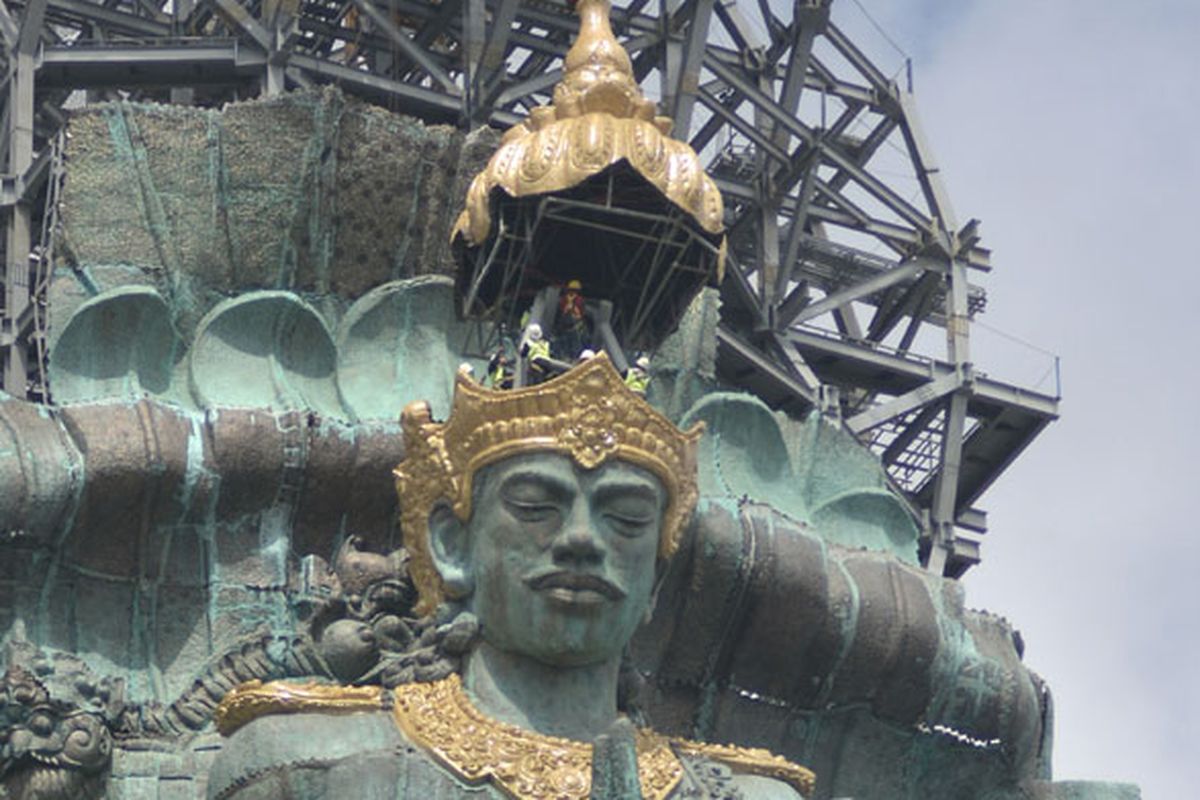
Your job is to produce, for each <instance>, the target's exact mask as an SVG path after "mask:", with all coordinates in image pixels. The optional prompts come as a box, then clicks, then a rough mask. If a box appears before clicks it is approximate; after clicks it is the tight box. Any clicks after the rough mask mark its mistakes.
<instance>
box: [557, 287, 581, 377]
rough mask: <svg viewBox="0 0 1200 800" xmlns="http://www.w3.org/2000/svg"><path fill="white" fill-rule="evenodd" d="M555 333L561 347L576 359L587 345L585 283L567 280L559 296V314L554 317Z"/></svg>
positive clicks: (569, 356)
mask: <svg viewBox="0 0 1200 800" xmlns="http://www.w3.org/2000/svg"><path fill="white" fill-rule="evenodd" d="M554 334H555V339H556V341H557V343H558V346H559V349H560V350H562V351H563V352H565V353H566V355H567V357H568V358H571V359H574V358H576V357H577V356H578V355H579V352H580V351H581V350H583V348H584V346H585V339H586V338H587V319H586V316H585V309H584V299H583V284H582V283H581V282H580V281H578V280H570V281H567V285H566V286H564V287H563V290H562V293H561V294H559V296H558V314H557V315H556V316H555V318H554Z"/></svg>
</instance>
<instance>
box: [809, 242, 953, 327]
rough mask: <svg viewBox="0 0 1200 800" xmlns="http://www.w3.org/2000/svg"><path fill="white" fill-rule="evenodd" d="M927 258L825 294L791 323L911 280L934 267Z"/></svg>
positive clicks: (915, 260) (916, 259)
mask: <svg viewBox="0 0 1200 800" xmlns="http://www.w3.org/2000/svg"><path fill="white" fill-rule="evenodd" d="M935 267H936V265H935V264H933V262H931V261H930V260H929V259H926V258H914V259H913V260H911V261H909V262H907V263H905V264H901V265H900V266H898V267H895V268H893V269H891V270H889V271H888V272H884V273H881V274H879V275H877V276H876V277H874V278H871V279H870V280H866V281H863V282H861V283H856V284H854V285H853V286H850V287H848V288H846V289H843V290H842V291H840V292H834V293H833V294H830V295H827V296H825V297H823V298H821V299H820V300H818V301H817V302H815V303H812V304H810V305H808V306H806V307H805V308H804V309H803V310H802V311H800V312H799V313H798V314H796V316H795V318H794V319H793V320H792V323H793V324H795V325H801V324H803V323H805V322H807V321H808V320H810V319H816V318H817V317H819V316H821V315H822V314H826V313H828V312H830V311H833V310H835V309H838V308H841V307H842V306H844V305H846V304H847V303H850V302H852V301H854V300H861V299H863V298H865V297H869V296H870V295H873V294H875V293H876V292H880V291H883V290H884V289H886V288H888V287H889V286H895V285H896V284H899V283H903V282H904V281H908V280H912V279H914V278H916V277H917V276H918V275H920V274H921V273H923V272H925V271H926V270H929V269H933V268H935Z"/></svg>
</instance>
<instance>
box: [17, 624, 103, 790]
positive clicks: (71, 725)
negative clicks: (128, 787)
mask: <svg viewBox="0 0 1200 800" xmlns="http://www.w3.org/2000/svg"><path fill="white" fill-rule="evenodd" d="M17 649H25V650H26V652H25V653H24V654H25V655H32V656H33V658H31V659H30V661H31V662H32V664H31V667H25V666H21V665H20V664H17V663H14V659H12V658H11V655H12V654H13V650H14V648H11V647H10V648H9V651H10V652H9V655H10V658H9V659H8V663H9V666H8V669H7V670H6V671H5V673H4V676H3V679H2V680H0V797H2V798H8V797H12V798H54V797H96V796H99V794H100V791H101V787H102V786H103V783H104V779H105V773H106V770H107V768H108V766H109V764H110V761H111V758H112V746H113V740H112V734H111V732H110V729H109V728H110V726H111V725H113V724H114V723H115V722H116V720H118V719H119V718H120V716H121V713H122V711H123V701H122V693H123V692H122V690H123V685H122V682H121V681H111V680H108V679H104V680H96V679H95V677H94V676H93V675H92V674H91V673H90V671H89V670H87V667H86V666H85V665H83V663H82V662H80V661H79V660H78V659H74V658H71V657H65V658H61V659H58V660H56V661H55V662H53V663H52V662H51V661H50V660H49V659H47V658H46V657H45V656H44V654H42V653H40V652H37V651H33V652H29V650H31V649H32V648H28V647H27V648H17Z"/></svg>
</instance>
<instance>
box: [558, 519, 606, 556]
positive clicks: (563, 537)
mask: <svg viewBox="0 0 1200 800" xmlns="http://www.w3.org/2000/svg"><path fill="white" fill-rule="evenodd" d="M581 505H582V504H581ZM551 555H553V557H554V562H555V563H556V564H579V565H582V564H598V563H600V562H601V561H603V560H604V546H603V544H602V543H601V542H600V540H599V539H598V538H597V536H596V531H595V530H594V529H593V528H592V525H591V524H590V520H589V519H588V514H587V510H586V509H585V508H575V509H572V513H571V514H570V515H569V516H568V517H567V519H566V520H564V523H563V527H562V529H561V530H560V531H559V534H558V536H557V537H556V538H555V540H554V543H553V544H552V545H551Z"/></svg>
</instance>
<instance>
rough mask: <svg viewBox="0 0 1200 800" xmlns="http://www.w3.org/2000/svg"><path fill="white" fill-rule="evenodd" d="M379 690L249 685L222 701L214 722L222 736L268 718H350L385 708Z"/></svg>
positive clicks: (343, 687) (381, 691)
mask: <svg viewBox="0 0 1200 800" xmlns="http://www.w3.org/2000/svg"><path fill="white" fill-rule="evenodd" d="M385 707H386V706H385V704H384V690H383V688H382V687H379V686H330V685H329V684H323V683H303V684H287V683H281V682H278V681H272V682H271V683H263V682H262V681H247V682H246V683H243V684H241V685H240V686H237V687H235V688H234V690H233V691H231V692H230V693H229V694H227V695H225V697H224V699H223V700H221V704H220V705H219V706H217V710H216V712H215V713H214V715H213V719H214V721H215V722H216V724H217V730H218V731H220V733H221V735H222V736H229V735H231V734H232V733H233V732H234V731H236V730H237V729H238V728H240V727H242V726H243V725H245V724H246V723H248V722H251V721H253V720H256V719H258V718H259V717H263V716H266V715H268V714H301V713H313V712H315V713H322V714H349V713H351V712H355V711H379V710H381V709H383V708H385Z"/></svg>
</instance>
